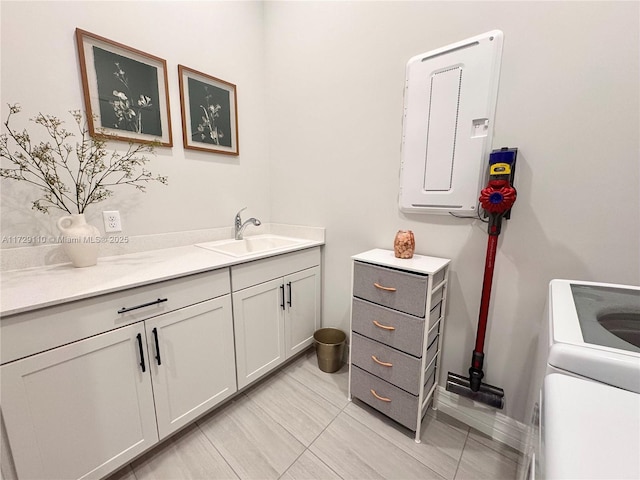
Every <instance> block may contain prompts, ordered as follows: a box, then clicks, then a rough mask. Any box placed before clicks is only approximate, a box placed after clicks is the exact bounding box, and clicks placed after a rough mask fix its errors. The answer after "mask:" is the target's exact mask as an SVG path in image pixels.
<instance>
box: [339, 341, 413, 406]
mask: <svg viewBox="0 0 640 480" xmlns="http://www.w3.org/2000/svg"><path fill="white" fill-rule="evenodd" d="M351 342H352V343H351V348H352V352H351V363H352V364H353V365H357V366H358V367H360V368H362V369H363V370H366V371H368V372H370V373H373V374H374V375H375V376H377V377H380V378H382V379H383V380H386V381H387V382H389V383H392V384H394V385H395V386H397V387H400V388H402V389H403V390H406V391H407V392H409V393H412V394H414V395H418V393H419V392H420V358H416V357H413V356H411V355H407V354H406V353H403V352H400V351H398V350H396V349H394V348H391V347H387V346H386V345H383V344H381V343H378V342H375V341H373V340H370V339H368V338H366V337H363V336H362V335H358V334H357V333H354V334H353V337H352V339H351Z"/></svg>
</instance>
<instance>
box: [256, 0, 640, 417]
mask: <svg viewBox="0 0 640 480" xmlns="http://www.w3.org/2000/svg"><path fill="white" fill-rule="evenodd" d="M266 19H267V23H266V33H267V65H268V68H267V74H268V81H267V85H268V91H269V102H270V103H269V107H268V110H269V112H270V117H269V119H270V123H269V125H270V130H269V132H270V138H271V143H270V148H271V153H270V158H271V175H272V176H271V178H272V181H271V185H272V194H273V203H272V219H273V221H275V222H285V221H286V222H291V223H311V224H317V225H324V226H326V228H327V246H326V248H325V253H326V255H325V270H324V274H325V283H324V286H325V288H324V294H325V298H324V321H325V323H326V324H328V325H333V326H338V327H341V328H344V329H347V328H348V326H349V318H348V315H349V286H350V259H349V257H350V256H351V255H353V254H355V253H358V252H361V251H364V250H368V249H370V248H375V247H384V248H392V242H393V238H394V235H395V232H396V230H398V229H399V228H404V229H412V230H413V231H414V233H415V237H416V245H417V247H416V248H417V251H418V252H419V253H421V254H428V255H434V256H441V257H447V258H451V259H453V263H452V276H451V289H450V295H449V305H448V324H447V330H446V335H445V342H444V349H445V351H444V364H443V370H444V372H447V371H453V372H457V373H461V374H465V375H466V372H467V369H468V367H469V363H470V355H471V351H472V350H473V344H474V341H475V328H476V322H477V316H478V308H479V302H480V292H481V287H482V272H483V268H484V256H485V250H486V242H487V236H486V233H485V226H484V224H481V223H480V222H478V221H470V220H458V219H454V218H452V217H447V216H434V215H417V214H413V215H404V214H402V213H401V212H399V210H398V208H397V195H398V171H399V166H400V138H401V128H402V125H401V118H402V94H403V82H404V74H405V71H404V68H405V64H406V62H407V60H408V59H409V58H410V57H412V56H414V55H417V54H419V53H422V52H426V51H429V50H431V49H434V48H438V47H441V46H444V45H447V44H449V43H453V42H456V41H459V40H463V39H465V38H468V37H471V36H474V35H477V34H480V33H483V32H486V31H489V30H492V29H500V30H502V31H503V32H504V34H505V40H504V51H503V59H502V75H501V83H500V93H499V100H498V107H497V117H496V124H495V134H494V142H493V146H494V148H498V147H502V146H510V147H518V148H519V154H518V166H517V174H516V177H517V178H516V186H517V188H518V193H519V196H518V200H517V203H516V205H515V207H514V210H513V218H512V220H510V221H508V222H507V224H506V225H505V226H504V228H503V235H502V236H501V239H500V243H499V253H498V256H497V263H496V271H495V280H494V288H493V296H492V307H491V310H490V320H489V322H490V324H489V329H488V334H487V343H486V346H485V351H486V358H485V367H486V368H485V371H486V375H487V376H486V378H485V380H486V381H487V382H488V383H491V384H494V385H497V386H500V387H502V388H504V389H505V394H506V409H505V413H506V414H507V415H509V416H511V417H513V418H515V419H517V420H520V421H525V420H526V417H527V416H528V415H527V414H526V412H525V411H524V410H525V404H526V398H525V396H526V395H527V389H528V382H529V379H530V371H531V367H530V362H531V361H532V360H533V352H534V350H535V348H534V342H535V337H536V335H537V331H538V329H539V325H540V321H541V319H542V316H543V308H544V301H545V297H546V289H547V284H548V282H549V280H551V279H552V278H573V279H582V280H595V281H606V282H614V283H628V284H640V241H639V233H640V209H639V202H638V199H639V197H638V191H639V184H640V182H639V164H640V162H639V161H638V152H639V140H638V131H639V122H638V114H639V105H638V102H639V97H638V85H639V77H638V68H639V66H638V58H639V50H638V46H639V43H640V42H639V33H638V32H639V27H638V22H639V5H638V3H635V2H632V3H629V2H626V3H622V2H603V3H598V2H566V3H564V2H495V3H493V2H274V3H272V4H270V5H269V7H268V8H267V9H266ZM445 377H446V376H445V375H443V376H442V377H441V378H440V382H441V384H444V380H445Z"/></svg>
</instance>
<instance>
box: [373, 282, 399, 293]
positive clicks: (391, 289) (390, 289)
mask: <svg viewBox="0 0 640 480" xmlns="http://www.w3.org/2000/svg"><path fill="white" fill-rule="evenodd" d="M373 286H374V287H376V288H379V289H380V290H384V291H386V292H395V291H396V289H395V288H394V287H383V286H382V285H380V284H379V283H375V282H374V283H373Z"/></svg>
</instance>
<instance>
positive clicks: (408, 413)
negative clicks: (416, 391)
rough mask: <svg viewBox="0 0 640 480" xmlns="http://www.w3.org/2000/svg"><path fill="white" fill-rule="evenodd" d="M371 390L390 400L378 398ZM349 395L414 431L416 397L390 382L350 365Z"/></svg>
mask: <svg viewBox="0 0 640 480" xmlns="http://www.w3.org/2000/svg"><path fill="white" fill-rule="evenodd" d="M371 390H373V391H375V392H376V394H377V395H378V396H380V397H383V398H388V399H390V400H391V401H390V402H385V401H383V400H378V399H377V398H376V397H375V396H374V395H373V393H372V392H371ZM351 395H352V396H354V397H357V398H359V399H360V400H362V401H363V402H364V403H367V404H369V405H371V406H372V407H373V408H375V409H376V410H378V411H379V412H382V413H384V414H385V415H387V416H388V417H391V418H392V419H394V420H395V421H396V422H398V423H400V424H402V425H404V426H405V427H407V428H409V429H411V430H413V431H415V430H416V424H417V421H418V418H417V417H418V397H417V396H415V395H411V394H410V393H407V392H405V391H404V390H402V389H400V388H398V387H394V386H393V385H391V384H390V383H387V382H385V381H384V380H382V379H380V378H378V377H376V376H374V375H371V374H370V373H367V372H365V371H364V370H362V369H360V368H359V367H356V366H354V365H352V366H351Z"/></svg>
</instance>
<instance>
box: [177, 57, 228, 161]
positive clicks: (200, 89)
mask: <svg viewBox="0 0 640 480" xmlns="http://www.w3.org/2000/svg"><path fill="white" fill-rule="evenodd" d="M178 78H179V81H180V107H181V109H182V138H183V143H184V148H186V149H192V150H200V151H203V152H212V153H222V154H225V155H239V153H240V150H239V145H238V101H237V91H236V86H235V85H234V84H233V83H229V82H226V81H224V80H220V79H219V78H216V77H212V76H211V75H207V74H206V73H202V72H198V71H197V70H193V69H192V68H188V67H185V66H184V65H178Z"/></svg>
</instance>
